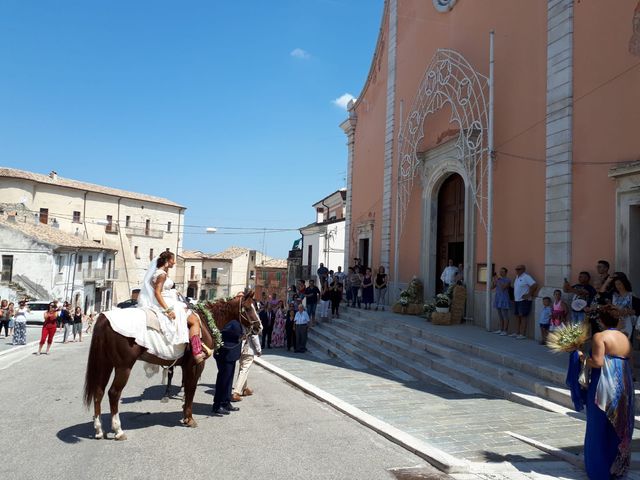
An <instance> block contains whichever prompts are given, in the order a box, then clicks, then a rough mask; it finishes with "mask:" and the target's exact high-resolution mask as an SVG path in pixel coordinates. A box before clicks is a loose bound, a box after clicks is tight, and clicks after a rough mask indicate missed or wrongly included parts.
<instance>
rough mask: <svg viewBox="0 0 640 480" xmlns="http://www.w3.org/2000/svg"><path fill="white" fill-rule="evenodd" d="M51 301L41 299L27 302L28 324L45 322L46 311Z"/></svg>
mask: <svg viewBox="0 0 640 480" xmlns="http://www.w3.org/2000/svg"><path fill="white" fill-rule="evenodd" d="M50 303H51V302H41V301H33V302H27V307H29V313H27V325H42V324H43V323H44V313H45V312H46V311H47V310H49V304H50Z"/></svg>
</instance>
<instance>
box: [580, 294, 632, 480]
mask: <svg viewBox="0 0 640 480" xmlns="http://www.w3.org/2000/svg"><path fill="white" fill-rule="evenodd" d="M619 316H620V312H619V311H618V310H617V309H616V308H615V307H614V306H611V305H606V306H602V307H600V308H599V309H598V320H599V322H600V323H601V324H602V326H603V327H604V331H602V332H598V333H596V334H594V335H593V339H592V350H591V356H590V357H589V358H587V360H586V364H587V367H590V368H591V375H590V381H589V388H588V392H587V402H586V405H587V431H586V434H585V439H584V463H585V468H586V471H587V475H588V476H589V478H590V479H609V478H617V477H619V476H623V475H624V474H625V473H626V471H627V470H628V468H629V463H630V459H631V437H632V436H633V427H634V391H633V373H632V366H631V361H630V357H631V344H630V343H629V339H628V338H627V336H626V335H625V334H624V333H622V332H620V331H619V330H617V328H616V327H617V325H618V321H619ZM579 355H580V356H581V357H582V356H583V354H582V353H581V352H580V353H579Z"/></svg>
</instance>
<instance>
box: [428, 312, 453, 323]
mask: <svg viewBox="0 0 640 480" xmlns="http://www.w3.org/2000/svg"><path fill="white" fill-rule="evenodd" d="M431 323H432V324H434V325H451V314H450V313H438V312H433V313H432V314H431Z"/></svg>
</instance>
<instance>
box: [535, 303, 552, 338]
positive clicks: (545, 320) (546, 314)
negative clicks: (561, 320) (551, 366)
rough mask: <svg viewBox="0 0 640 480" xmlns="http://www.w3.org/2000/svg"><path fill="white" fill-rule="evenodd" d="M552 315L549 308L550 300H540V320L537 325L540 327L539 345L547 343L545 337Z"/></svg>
mask: <svg viewBox="0 0 640 480" xmlns="http://www.w3.org/2000/svg"><path fill="white" fill-rule="evenodd" d="M552 313H553V311H552V308H551V298H550V297H544V298H543V299H542V311H541V312H540V319H539V320H538V324H539V325H540V336H541V337H542V340H540V345H544V344H545V343H547V335H548V334H549V325H550V323H551V314H552Z"/></svg>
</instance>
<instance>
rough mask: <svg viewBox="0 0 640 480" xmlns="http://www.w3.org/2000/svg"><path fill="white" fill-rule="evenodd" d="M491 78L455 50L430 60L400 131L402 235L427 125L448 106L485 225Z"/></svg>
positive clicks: (399, 209)
mask: <svg viewBox="0 0 640 480" xmlns="http://www.w3.org/2000/svg"><path fill="white" fill-rule="evenodd" d="M488 85H489V79H488V78H487V77H486V76H484V75H482V74H480V73H478V72H476V71H475V70H474V69H473V67H471V65H470V64H469V62H468V61H467V60H466V59H465V58H464V57H463V56H462V55H460V54H459V53H458V52H456V51H454V50H446V49H439V50H438V51H437V52H436V54H435V55H434V56H433V58H432V59H431V62H430V63H429V66H428V67H427V70H426V72H425V75H424V77H423V79H422V82H421V84H420V88H419V90H418V93H417V95H416V98H415V100H414V102H413V106H412V108H411V111H410V112H409V115H408V116H407V117H406V120H405V122H404V124H403V127H402V129H401V130H400V138H399V149H398V152H399V156H400V158H399V172H398V173H399V175H398V201H399V205H398V213H399V229H400V232H402V228H403V226H404V222H405V219H406V216H407V209H408V207H409V200H410V198H411V191H412V189H413V181H414V178H415V176H416V173H417V172H418V169H419V167H420V163H421V161H420V159H419V157H418V149H419V148H420V144H421V142H422V139H423V138H424V128H425V127H424V122H425V119H426V118H427V116H428V115H430V114H433V113H435V112H437V111H439V110H440V109H442V108H443V107H444V106H445V105H449V106H450V108H451V118H450V123H452V124H455V125H456V126H457V128H458V138H457V140H456V150H457V152H458V155H457V158H458V160H459V161H460V163H461V164H462V166H463V168H464V171H465V173H466V175H467V177H468V179H469V182H470V189H471V192H472V193H473V197H474V204H475V206H476V207H477V208H478V211H479V218H480V221H481V222H482V224H483V225H484V226H485V228H486V227H487V225H486V215H485V211H486V209H487V205H486V202H487V185H486V174H487V166H488V155H487V154H488V149H487V127H488V114H487V95H488Z"/></svg>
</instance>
